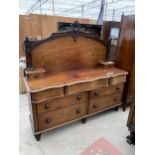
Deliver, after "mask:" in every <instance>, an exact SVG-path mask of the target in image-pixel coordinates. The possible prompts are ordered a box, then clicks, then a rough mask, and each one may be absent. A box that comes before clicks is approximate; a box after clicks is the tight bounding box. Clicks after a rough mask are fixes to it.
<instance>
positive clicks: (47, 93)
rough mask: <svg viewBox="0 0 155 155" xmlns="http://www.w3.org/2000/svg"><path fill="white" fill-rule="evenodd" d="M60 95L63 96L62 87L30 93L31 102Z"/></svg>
mask: <svg viewBox="0 0 155 155" xmlns="http://www.w3.org/2000/svg"><path fill="white" fill-rule="evenodd" d="M61 96H64V90H63V88H62V87H60V88H53V89H48V90H43V91H39V92H35V93H31V99H32V102H33V103H35V102H39V101H40V102H41V101H44V100H46V99H47V98H51V97H61Z"/></svg>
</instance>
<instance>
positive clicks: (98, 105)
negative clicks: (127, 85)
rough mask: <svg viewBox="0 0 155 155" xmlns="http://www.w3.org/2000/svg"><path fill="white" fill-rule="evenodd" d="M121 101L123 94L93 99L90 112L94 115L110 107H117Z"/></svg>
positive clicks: (90, 103)
mask: <svg viewBox="0 0 155 155" xmlns="http://www.w3.org/2000/svg"><path fill="white" fill-rule="evenodd" d="M121 99H122V92H120V93H116V94H112V95H108V96H102V97H98V98H95V99H91V100H90V101H89V110H88V112H89V113H94V112H96V111H99V110H102V109H105V108H108V107H110V106H114V105H117V104H119V103H120V102H121Z"/></svg>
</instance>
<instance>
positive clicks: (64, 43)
mask: <svg viewBox="0 0 155 155" xmlns="http://www.w3.org/2000/svg"><path fill="white" fill-rule="evenodd" d="M31 56H32V66H33V67H42V68H44V69H46V71H47V72H50V73H51V72H59V71H66V70H73V69H81V68H82V69H83V68H92V67H95V66H96V65H97V64H98V62H99V61H100V60H105V57H106V49H105V47H104V45H103V44H102V43H101V42H99V41H98V40H95V39H92V38H88V37H83V36H79V37H78V38H77V40H76V41H74V40H73V38H72V37H71V36H67V37H61V38H57V39H55V40H50V41H47V42H44V43H42V44H40V45H38V46H37V47H35V48H34V49H33V50H32V52H31Z"/></svg>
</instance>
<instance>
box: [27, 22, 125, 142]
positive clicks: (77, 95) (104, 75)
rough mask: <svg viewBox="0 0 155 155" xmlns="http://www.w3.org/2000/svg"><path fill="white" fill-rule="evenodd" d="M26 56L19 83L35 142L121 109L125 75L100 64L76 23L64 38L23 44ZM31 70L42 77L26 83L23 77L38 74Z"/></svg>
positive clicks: (97, 51) (91, 40)
mask: <svg viewBox="0 0 155 155" xmlns="http://www.w3.org/2000/svg"><path fill="white" fill-rule="evenodd" d="M60 45H61V46H60ZM25 52H26V53H27V55H26V56H27V68H26V70H25V79H24V81H25V84H26V88H27V91H28V94H29V105H30V106H29V107H30V120H31V124H32V130H33V133H34V135H35V137H36V139H37V140H39V139H40V137H41V135H40V134H41V133H43V132H46V131H49V130H50V129H54V128H57V127H60V126H62V125H65V124H68V123H71V122H73V121H76V120H80V119H81V120H82V122H83V123H85V122H86V118H87V117H89V116H91V115H94V114H96V113H99V112H102V111H105V110H107V109H111V108H118V106H120V105H121V98H122V92H123V87H124V82H125V80H126V75H127V74H128V73H127V72H126V71H124V70H122V69H119V68H116V67H114V66H113V65H112V66H109V67H107V66H105V65H103V64H100V63H99V62H101V61H105V56H106V48H105V47H104V45H103V44H102V42H101V41H100V40H99V39H98V38H96V36H95V35H93V34H89V33H86V32H83V30H81V29H80V25H79V24H78V23H75V24H74V25H72V28H71V29H70V30H68V31H67V32H66V33H64V32H63V33H62V34H61V33H57V34H53V35H51V36H50V37H48V38H46V39H43V40H40V41H39V40H36V41H35V40H33V39H29V38H26V40H25ZM32 68H34V69H32ZM36 68H43V69H44V70H45V71H46V72H45V74H44V76H42V77H40V78H38V77H34V78H28V74H29V75H31V74H32V75H33V74H36V73H37V74H38V73H40V72H41V71H43V70H41V71H40V70H39V71H38V70H36ZM31 69H32V70H31ZM41 73H42V72H41ZM98 92H100V94H98ZM94 94H95V95H94ZM94 102H95V104H97V105H94ZM95 106H96V107H95Z"/></svg>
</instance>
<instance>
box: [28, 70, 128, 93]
mask: <svg viewBox="0 0 155 155" xmlns="http://www.w3.org/2000/svg"><path fill="white" fill-rule="evenodd" d="M126 74H127V72H126V71H124V70H121V69H118V68H108V69H105V68H104V67H101V68H92V69H79V70H73V71H66V72H60V73H55V74H49V75H47V76H46V77H44V78H41V79H37V80H35V79H34V80H28V81H27V87H28V89H29V91H30V92H38V91H43V90H46V89H51V88H61V87H64V86H71V85H74V84H79V83H84V82H93V81H97V80H100V79H105V81H107V79H110V78H113V79H112V80H111V84H114V83H115V84H116V83H117V82H118V83H119V82H124V81H125V77H124V75H126ZM122 76H123V77H122ZM117 77H118V78H117ZM119 79H120V81H119ZM104 86H108V83H106V82H104Z"/></svg>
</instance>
